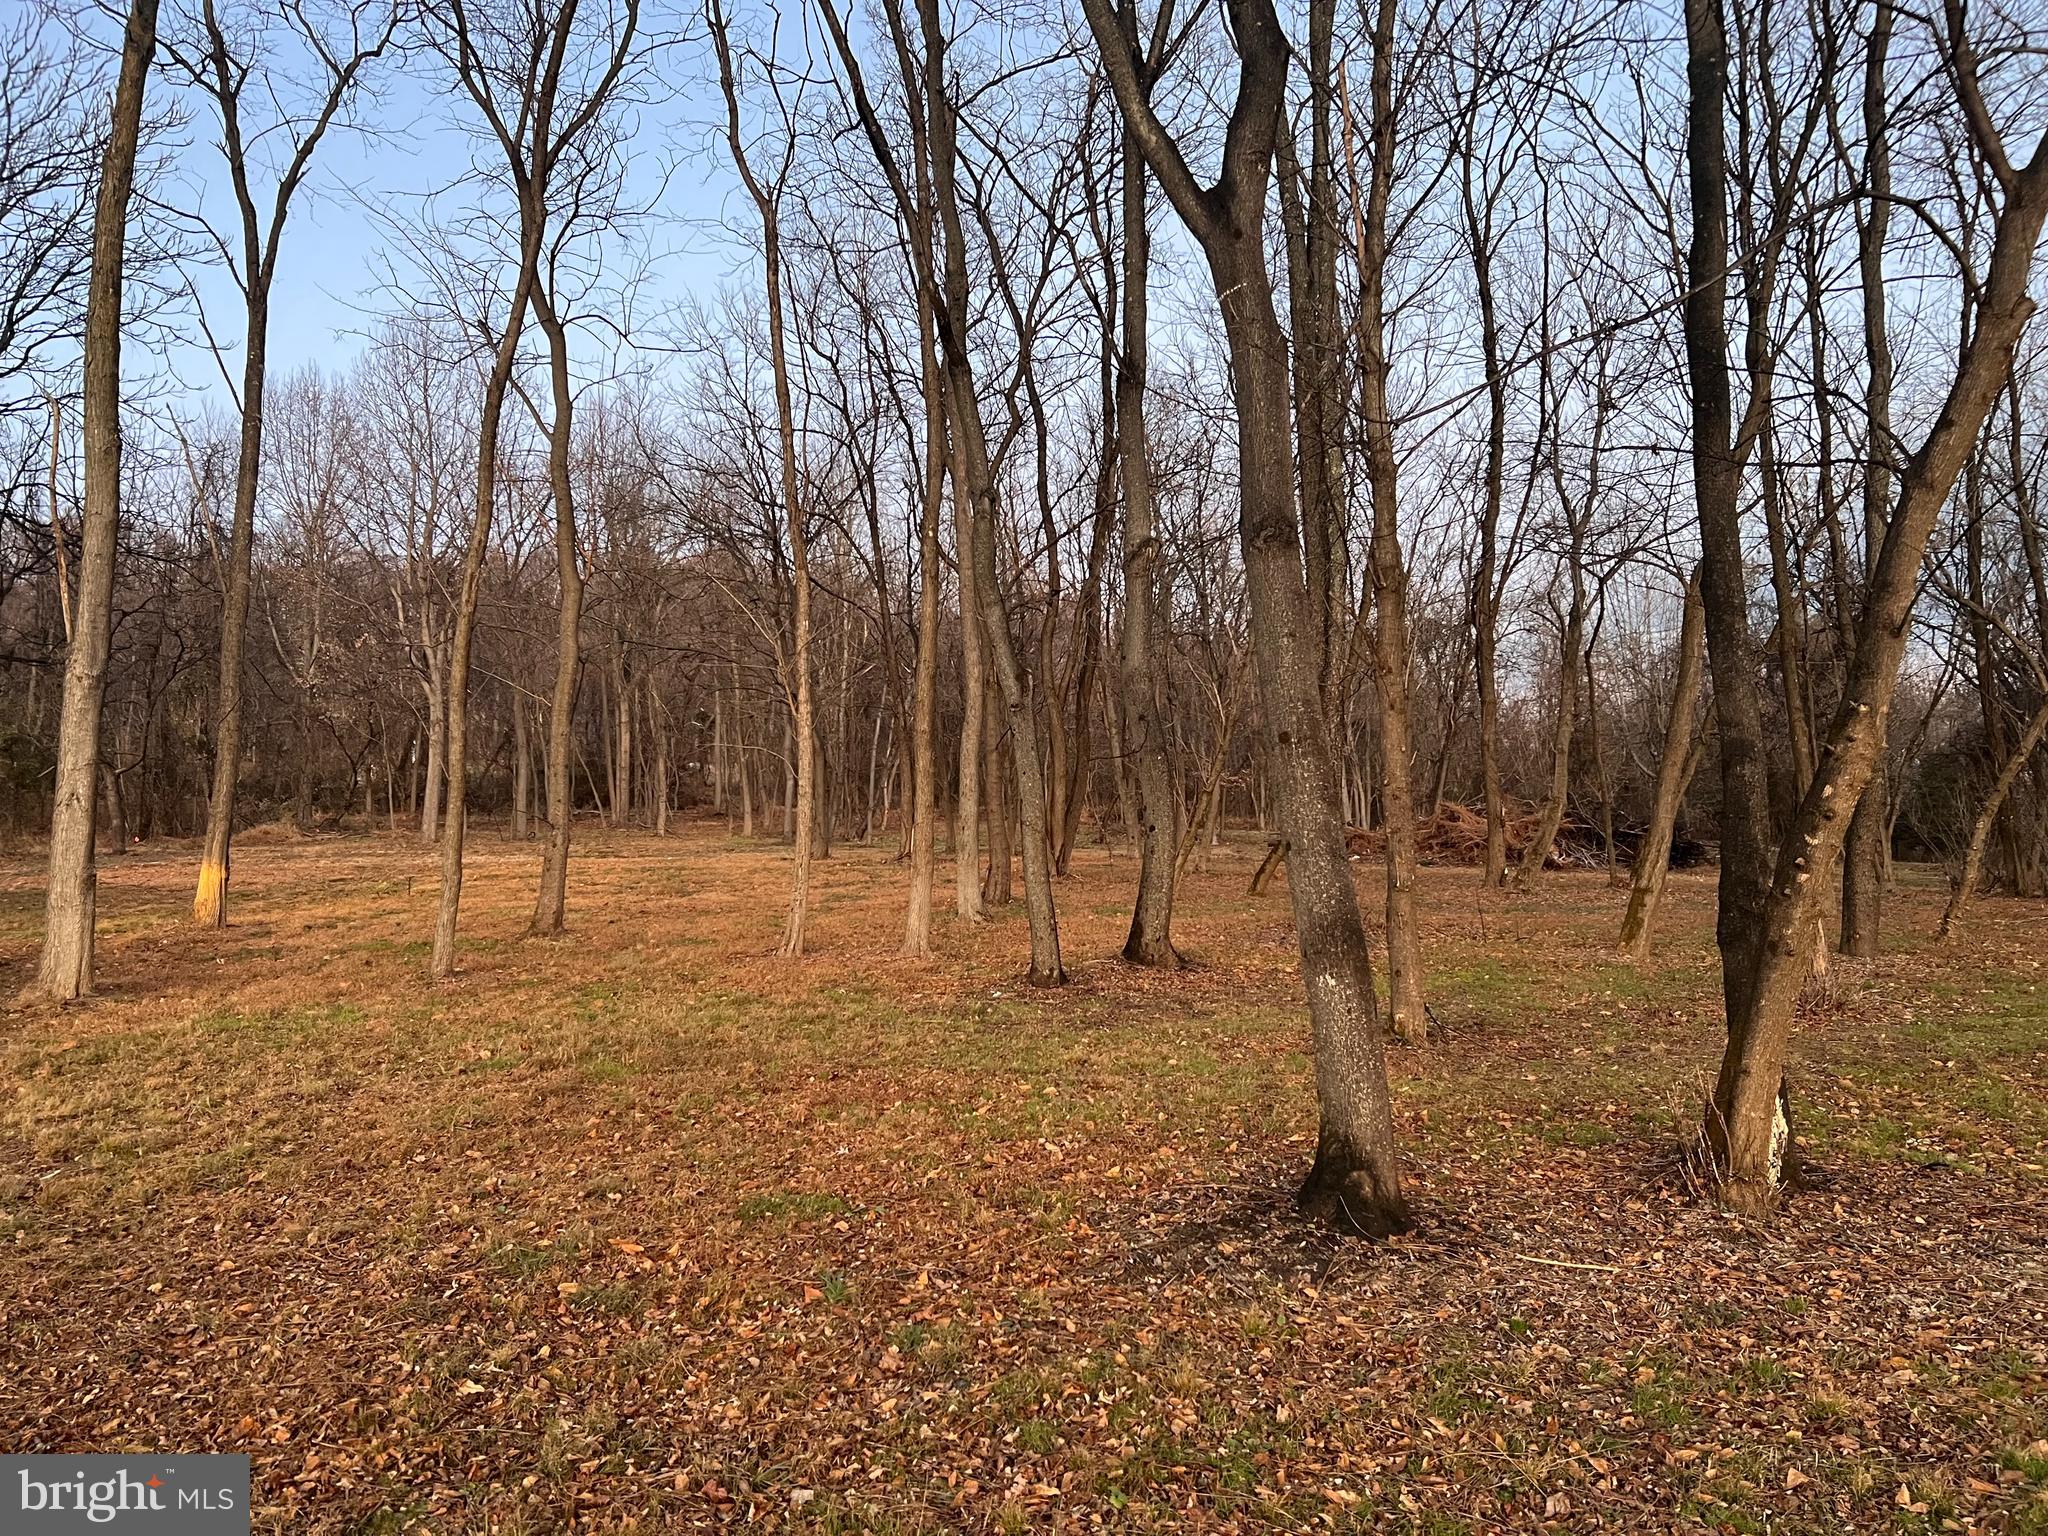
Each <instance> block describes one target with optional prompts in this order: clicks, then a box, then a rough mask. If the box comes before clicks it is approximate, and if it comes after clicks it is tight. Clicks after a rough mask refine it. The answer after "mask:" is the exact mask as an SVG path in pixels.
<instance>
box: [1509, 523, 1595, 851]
mask: <svg viewBox="0 0 2048 1536" xmlns="http://www.w3.org/2000/svg"><path fill="white" fill-rule="evenodd" d="M1578 543H1579V541H1578V539H1577V538H1576V537H1575V538H1574V539H1573V541H1572V545H1573V548H1572V572H1571V581H1572V599H1571V611H1570V612H1569V613H1567V614H1566V615H1565V622H1564V645H1563V648H1562V649H1561V650H1560V651H1559V652H1558V661H1557V713H1556V714H1555V715H1554V716H1553V717H1552V719H1551V725H1550V785H1549V787H1548V789H1547V790H1546V791H1545V792H1544V796H1543V806H1542V809H1541V810H1540V811H1538V812H1537V815H1536V830H1535V832H1534V834H1533V835H1532V836H1531V837H1530V839H1529V842H1528V844H1527V846H1526V847H1524V848H1523V849H1522V856H1521V858H1520V859H1518V860H1516V862H1515V889H1516V890H1518V891H1527V890H1531V889H1533V888H1534V887H1535V884H1536V879H1537V876H1539V875H1540V874H1541V873H1542V872H1543V865H1544V861H1545V860H1547V859H1548V858H1549V857H1550V849H1551V845H1552V844H1554V843H1555V842H1556V841H1557V829H1558V828H1559V827H1561V826H1563V825H1564V808H1565V801H1566V799H1567V798H1568V797H1569V795H1570V792H1571V774H1572V727H1573V725H1574V724H1575V723H1576V716H1577V712H1578V700H1579V655H1580V646H1581V644H1582V643H1583V640H1584V637H1585V630H1586V581H1585V575H1584V572H1583V570H1582V568H1581V566H1580V565H1579V550H1578Z"/></svg>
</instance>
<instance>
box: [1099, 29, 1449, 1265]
mask: <svg viewBox="0 0 2048 1536" xmlns="http://www.w3.org/2000/svg"><path fill="white" fill-rule="evenodd" d="M1126 3H1128V0H1126ZM1084 9H1085V10H1086V13H1087V17H1088V25H1089V29H1090V31H1091V32H1092V33H1093V35H1094V38H1095V42H1096V46H1097V48H1098V49H1099V50H1100V52H1101V54H1102V57H1103V62H1104V66H1105V68H1106V70H1107V72H1108V74H1109V77H1110V82H1111V85H1112V87H1113V89H1114V90H1115V93H1116V98H1117V104H1118V107H1119V109H1120V110H1121V112H1122V114H1123V117H1124V121H1125V124H1126V126H1127V128H1128V129H1129V131H1130V132H1131V133H1133V134H1134V135H1136V136H1137V138H1138V141H1139V145H1140V147H1141V148H1142V149H1143V151H1144V153H1145V158H1146V160H1147V162H1148V163H1149V164H1150V165H1151V167H1152V171H1153V174H1154V175H1155V176H1157V177H1158V178H1159V179H1160V182H1161V184H1162V186H1163V187H1164V188H1165V190H1166V192H1167V195H1168V197H1169V198H1170V199H1171V200H1172V202H1173V205H1174V207H1175V210H1176V211H1177V212H1178V213H1179V214H1180V217H1181V219H1182V221H1183V222H1184V223H1185V224H1186V225H1187V226H1188V228H1189V231H1190V233H1192V234H1193V235H1194V236H1195V238H1196V239H1197V241H1198V242H1199V243H1200V245H1201V247H1202V251H1203V255H1204V256H1205V258H1206V259H1207V262H1208V265H1209V270H1210V276H1211V279H1212V282H1213V285H1214V288H1215V291H1216V296H1217V302H1218V305H1219V307H1220V308H1221V310H1222V314H1223V321H1224V331H1225V336H1226V340H1227V343H1228V346H1229V350H1230V358H1231V364H1232V367H1231V393H1232V398H1233V403H1234V404H1235V407H1236V412H1237V419H1238V433H1237V442H1238V477H1239V481H1238V483H1239V514H1238V516H1239V536H1240V544H1241V546H1242V550H1243V558H1244V566H1245V582H1246V587H1247V591H1248V593H1249V596H1250V600H1251V623H1252V636H1253V651H1254V656H1255V665H1256V668H1257V675H1258V681H1259V693H1260V699H1261V702H1262V704H1263V706H1264V707H1263V709H1262V711H1261V716H1260V719H1261V729H1262V732H1263V736H1264V749H1265V750H1264V760H1265V765H1266V771H1267V773H1268V774H1269V775H1270V776H1271V778H1272V780H1273V787H1274V798H1275V800H1276V801H1277V802H1278V810H1279V813H1280V823H1281V832H1282V835H1283V836H1284V837H1285V838H1286V839H1287V840H1288V842H1289V844H1290V849H1291V851H1290V854H1289V874H1288V888H1289V893H1290V896H1291V898H1292V902H1293V907H1294V918H1295V932H1296V936H1297V938H1298V940H1299V943H1300V946H1301V969H1302V981H1303V985H1304V988H1305V990H1306V992H1307V996H1308V1007H1309V1020H1310V1026H1311V1031H1312V1033H1313V1036H1314V1043H1315V1067H1316V1099H1317V1107H1318V1114H1319V1127H1318V1134H1317V1143H1316V1159H1315V1163H1314V1165H1313V1166H1312V1167H1311V1169H1310V1170H1309V1175H1308V1178H1307V1179H1306V1180H1305V1181H1304V1183H1303V1184H1302V1187H1301V1189H1300V1191H1299V1193H1298V1195H1297V1197H1296V1198H1297V1202H1298V1204H1299V1205H1300V1206H1301V1208H1302V1210H1303V1211H1304V1212H1305V1213H1306V1214H1308V1215H1310V1216H1311V1217H1313V1218H1316V1219H1319V1220H1323V1221H1327V1222H1329V1223H1331V1224H1333V1225H1335V1226H1338V1227H1340V1228H1342V1229H1344V1230H1348V1231H1353V1232H1364V1233H1386V1232H1392V1231H1398V1230H1402V1229H1405V1228H1407V1227H1408V1226H1410V1225H1411V1224H1412V1221H1411V1218H1410V1216H1409V1213H1408V1207H1407V1202H1406V1200H1405V1199H1404V1198H1403V1196H1402V1193H1401V1182H1400V1170H1399V1165H1398V1160H1397V1158H1396V1155H1395V1150H1394V1131H1393V1112H1392V1099H1391V1095H1390V1093H1389V1091H1388V1088H1387V1079H1386V1064H1385V1061H1384V1058H1383V1056H1382V1051H1381V1045H1380V1029H1379V1018H1378V1012H1379V1010H1378V1006H1377V1003H1376V1001H1375V998H1374V994H1373V983H1372V960H1371V956H1370V954H1369V953H1368V951H1367V949H1366V942H1365V927H1364V923H1363V922H1362V920H1361V918H1360V915H1359V909H1358V889H1357V886H1356V885H1355V884H1354V883H1353V881H1352V878H1351V866H1350V863H1349V861H1348V859H1347V858H1346V856H1345V849H1344V828H1343V823H1342V819H1341V817H1340V816H1339V813H1338V806H1337V780H1336V773H1335V770H1334V767H1333V765H1332V763H1331V754H1330V745H1329V742H1328V740H1327V736H1326V733H1325V731H1324V728H1323V724H1322V719H1321V704H1322V700H1321V690H1320V686H1319V685H1320V679H1319V677H1318V676H1317V675H1316V671H1315V665H1316V663H1315V658H1314V655H1313V648H1312V647H1311V646H1310V645H1309V644H1307V643H1306V642H1305V637H1306V635H1307V634H1308V633H1309V631H1308V627H1307V621H1308V614H1307V611H1306V593H1305V591H1304V588H1303V577H1302V564H1301V558H1302V556H1301V528H1300V522H1299V519H1298V517H1297V515H1296V500H1295V495H1294V445H1293V442H1292V440H1291V433H1290V423H1291V416H1292V407H1291V402H1290V399H1289V387H1288V377H1287V350H1286V339H1285V337H1284V336H1283V335H1282V333H1281V330H1280V320H1279V316H1278V314H1277V313H1276V312H1275V310H1274V307H1273V282H1272V275H1271V272H1270V271H1269V269H1268V267H1267V264H1266V252H1265V241H1264V210H1265V206H1266V196H1267V191H1268V187H1269V184H1270V179H1271V175H1272V166H1273V150H1274V134H1275V132H1276V130H1277V128H1278V125H1279V122H1280V117H1281V111H1282V108H1283V106H1284V103H1285V99H1286V87H1287V67H1288V54H1289V46H1288V42H1287V37H1286V33H1285V31H1284V29H1283V28H1282V26H1281V23H1280V18H1279V16H1278V15H1277V13H1276V12H1275V11H1274V8H1273V6H1272V3H1271V0H1228V3H1227V12H1228V19H1229V21H1230V23H1231V31H1232V34H1233V35H1234V36H1235V38H1236V40H1237V48H1238V81H1237V96H1236V101H1235V104H1234V106H1233V108H1232V111H1231V122H1230V130H1229V133H1228V136H1227V138H1226V140H1225V150H1224V155H1223V166H1222V173H1221V177H1220V179H1219V181H1218V183H1217V184H1216V185H1215V186H1214V187H1203V186H1201V185H1200V184H1199V183H1197V182H1196V180H1195V179H1194V175H1193V173H1192V172H1191V171H1190V170H1189V168H1188V165H1187V162H1186V160H1185V159H1183V158H1182V155H1181V151H1180V147H1179V145H1178V144H1177V143H1175V141H1174V140H1173V138H1172V136H1171V135H1170V134H1169V133H1168V132H1167V130H1166V128H1165V126H1164V125H1163V124H1162V123H1161V122H1160V121H1159V119H1158V117H1157V116H1156V115H1155V114H1154V113H1153V112H1152V110H1151V107H1150V105H1149V104H1148V103H1147V102H1146V101H1145V99H1144V96H1143V93H1142V90H1141V88H1140V84H1139V76H1138V61H1137V60H1135V59H1134V58H1133V57H1132V54H1131V50H1130V47H1129V44H1128V42H1127V40H1126V38H1125V37H1124V35H1123V34H1122V32H1121V31H1120V29H1119V26H1118V21H1117V18H1116V15H1115V13H1114V12H1113V11H1112V9H1111V0H1084Z"/></svg>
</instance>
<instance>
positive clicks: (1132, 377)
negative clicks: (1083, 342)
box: [1116, 71, 1180, 969]
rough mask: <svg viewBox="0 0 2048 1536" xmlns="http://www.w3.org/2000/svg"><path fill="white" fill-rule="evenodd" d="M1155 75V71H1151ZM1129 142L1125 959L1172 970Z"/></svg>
mask: <svg viewBox="0 0 2048 1536" xmlns="http://www.w3.org/2000/svg"><path fill="white" fill-rule="evenodd" d="M1148 74H1149V71H1148ZM1121 138H1122V144H1123V234H1124V262H1123V351H1122V354H1121V355H1120V357H1119V358H1118V367H1117V374H1116V414H1117V434H1118V446H1117V451H1118V456H1119V460H1120V463H1121V473H1122V480H1123V488H1124V528H1123V534H1124V558H1123V570H1124V612H1123V630H1122V636H1121V643H1120V646H1119V649H1118V663H1119V667H1120V669H1121V672H1122V682H1123V686H1122V689H1121V692H1122V695H1123V743H1122V747H1121V751H1122V752H1123V753H1125V754H1127V755H1126V757H1125V761H1126V762H1128V763H1129V765H1130V769H1131V777H1132V779H1133V780H1134V781H1135V787H1136V790H1137V795H1136V802H1137V804H1136V809H1137V813H1138V821H1137V834H1138V837H1137V841H1138V893H1137V897H1136V899H1135V900H1134V901H1133V902H1132V903H1131V926H1130V931H1129V933H1128V934H1126V936H1125V938H1124V948H1123V956H1124V959H1126V960H1128V961H1130V962H1131V963H1132V964H1133V965H1155V966H1162V967H1165V968H1167V969H1173V968H1174V967H1177V966H1178V965H1179V964H1180V951H1179V950H1177V949H1175V948H1174V944H1173V896H1174V884H1175V882H1176V880H1177V879H1178V878H1179V868H1178V864H1179V861H1178V860H1177V858H1176V857H1175V852H1176V850H1175V842H1176V838H1175V835H1174V821H1175V817H1176V815H1177V813H1178V810H1179V806H1178V802H1177V799H1176V797H1175V795H1174V793H1173V771H1172V766H1171V764H1170V762H1169V760H1168V757H1167V748H1168V746H1169V744H1170V741H1171V729H1172V728H1171V723H1170V722H1169V720H1168V719H1167V716H1166V711H1165V707H1164V699H1163V698H1162V692H1163V690H1162V689H1161V687H1160V670H1161V669H1160V666H1159V657H1158V653H1157V647H1158V638H1157V629H1158V625H1157V622H1156V621H1155V619H1154V618H1153V613H1152V600H1153V595H1154V592H1155V591H1156V589H1157V586H1158V581H1159V534H1158V530H1157V529H1156V528H1155V527H1154V525H1153V519H1152V467H1151V463H1150V461H1149V459H1148V458H1147V453H1148V451H1149V447H1150V445H1149V444H1148V442H1147V441H1146V436H1145V383H1146V369H1147V365H1148V362H1149V357H1150V340H1149V336H1148V332H1147V328H1148V326H1149V323H1150V321H1149V316H1148V303H1147V301H1148V298H1149V293H1148V289H1149V287H1150V283H1151V260H1152V236H1151V231H1150V229H1149V228H1147V226H1146V222H1145V161H1144V155H1143V154H1142V153H1141V152H1140V150H1139V148H1138V145H1137V142H1136V139H1135V138H1134V136H1133V135H1132V134H1131V133H1130V131H1129V130H1128V129H1126V130H1125V132H1124V133H1123V134H1122V135H1121Z"/></svg>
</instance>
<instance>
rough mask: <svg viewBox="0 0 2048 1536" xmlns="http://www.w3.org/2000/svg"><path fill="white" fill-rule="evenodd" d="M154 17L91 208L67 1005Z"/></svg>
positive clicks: (83, 931) (135, 54) (89, 920)
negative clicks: (124, 309)
mask: <svg viewBox="0 0 2048 1536" xmlns="http://www.w3.org/2000/svg"><path fill="white" fill-rule="evenodd" d="M156 11H157V7H156V0H132V4H131V5H130V7H129V11H128V20H127V25H126V27H125V28H124V29H123V33H122V40H121V72H120V76H119V78H118V80H117V82H116V84H115V88H114V104H113V113H112V117H111V120H110V124H109V128H108V134H107V147H106V152H105V153H104V155H103V156H102V157H101V160H100V185H99V192H98V195H97V197H96V199H95V201H94V205H93V225H92V268H91V275H90V278H89V279H88V283H87V288H86V313H85V359H84V361H85V427H84V444H85V513H84V520H83V526H82V529H81V538H80V546H79V560H78V589H77V593H76V595H75V599H74V602H73V613H74V615H75V624H74V628H73V633H72V637H71V645H70V648H69V650H68V652H67V653H66V655H65V658H64V702H63V706H62V713H61V714H60V716H59V717H58V732H57V766H56V778H55V780H54V791H53V801H54V803H53V805H52V808H51V814H50V861H49V874H48V877H47V881H46V884H45V887H44V892H45V894H44V908H43V912H44V917H43V952H42V960H41V964H40V968H39V971H38V984H39V986H40V987H41V989H42V991H43V992H45V993H46V994H48V995H49V996H50V997H52V998H54V999H56V1000H57V1001H59V1002H66V1001H69V1000H70V999H72V998H78V997H83V996H85V995H86V994H87V993H89V992H91V991H92V984H93V930H94V918H95V899H96V896H97V885H98V868H97V866H96V863H95V860H94V851H93V819H94V818H93V807H94V801H95V800H96V798H97V793H98V782H97V780H98V772H99V760H100V706H101V703H102V701H103V700H104V698H105V696H106V689H107V653H108V649H109V646H110V644H111V638H112V627H113V598H114V550H115V545H116V543H117V542H118V538H119V533H120V524H121V289H122V258H123V255H124V254H125V251H126V245H127V233H128V198H129V193H130V191H131V190H132V189H133V187H134V182H135V155H136V146H137V143H138V141H139V140H140V137H141V130H142V96H143V90H144V87H145V85H146V83H147V80H148V75H149V66H150V60H151V58H152V57H153V56H154V54H155V52H156Z"/></svg>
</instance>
